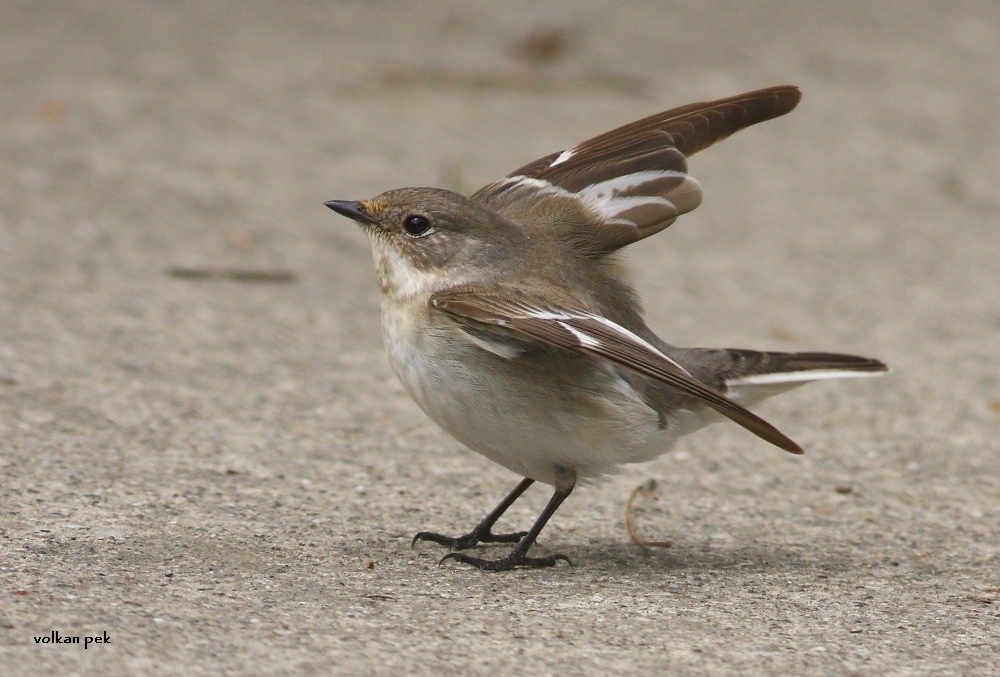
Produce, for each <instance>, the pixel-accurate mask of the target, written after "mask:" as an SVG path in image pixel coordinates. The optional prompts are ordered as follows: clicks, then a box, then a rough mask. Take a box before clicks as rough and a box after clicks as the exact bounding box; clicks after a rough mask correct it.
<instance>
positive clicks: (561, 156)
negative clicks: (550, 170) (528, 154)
mask: <svg viewBox="0 0 1000 677" xmlns="http://www.w3.org/2000/svg"><path fill="white" fill-rule="evenodd" d="M571 157H573V149H572V148H570V149H569V150H564V151H563V152H561V153H559V157H557V158H556V159H555V160H553V161H552V164H550V165H549V167H555V166H556V165H561V164H562V163H564V162H566V160H569V159H570V158H571Z"/></svg>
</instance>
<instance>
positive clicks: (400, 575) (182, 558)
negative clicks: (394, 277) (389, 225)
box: [0, 0, 1000, 675]
mask: <svg viewBox="0 0 1000 677" xmlns="http://www.w3.org/2000/svg"><path fill="white" fill-rule="evenodd" d="M417 7H418V6H417V5H416V4H414V3H400V2H380V3H364V2H340V3H303V2H299V3H255V4H253V5H251V4H248V3H236V2H232V3H223V2H195V1H190V2H170V3H166V2H152V1H150V2H131V3H128V4H127V5H125V4H122V3H114V2H97V1H92V2H84V1H82V0H81V1H78V2H64V3H39V2H31V1H29V0H20V1H17V0H11V1H10V2H6V3H4V8H3V12H2V14H3V21H2V39H0V78H2V80H0V84H2V90H0V120H2V124H0V185H3V186H4V190H3V196H2V198H0V660H2V663H0V665H2V667H0V672H3V673H4V674H11V675H29V674H30V675H39V674H60V675H73V674H95V673H98V672H99V673H101V674H107V675H118V674H154V675H172V674H178V675H181V674H182V675H197V674H206V675H217V674H233V675H236V674H400V673H428V674H494V673H498V672H499V673H509V674H517V673H521V674H539V675H545V674H553V675H554V674H574V673H584V674H586V673H593V674H597V673H602V674H603V673H606V674H623V675H626V674H627V675H634V674H752V673H786V674H872V675H875V674H879V675H882V674H889V675H911V674H936V675H941V674H956V675H958V674H961V675H975V674H980V675H981V674H997V673H998V672H1000V667H998V665H1000V659H998V656H1000V438H998V436H997V431H998V428H1000V366H998V364H1000V362H998V359H997V355H998V354H1000V183H998V181H997V177H998V176H1000V107H998V106H997V101H998V100H1000V68H997V64H998V63H1000V39H998V35H1000V4H998V3H996V2H995V1H993V0H981V1H979V2H975V1H971V0H970V1H968V2H956V1H954V0H951V1H949V2H929V1H928V2H920V3H916V2H910V1H908V0H898V1H895V2H893V1H885V2H878V3H871V2H868V1H867V0H865V1H862V0H847V1H844V2H838V3H832V2H830V3H805V2H801V3H793V2H760V3H752V8H751V5H750V4H749V3H732V2H724V1H722V0H712V1H709V2H704V1H701V0H699V1H697V2H677V3H671V4H667V3H624V2H616V1H613V0H609V1H607V2H587V3H578V2H569V1H566V2H553V3H532V2H527V1H522V2H514V3H503V5H502V6H500V5H497V4H496V3H492V2H474V3H473V2H465V1H460V0H454V1H451V2H446V1H440V2H431V3H421V4H420V5H419V9H418V8H417ZM786 83H787V84H796V85H799V86H801V87H802V89H803V91H804V95H805V98H804V100H803V102H802V104H801V106H800V107H799V108H798V109H797V110H796V111H795V112H794V113H792V114H791V115H789V116H788V117H785V118H781V119H779V120H776V121H773V122H769V123H767V124H765V125H761V126H760V127H756V128H753V129H751V130H748V131H744V132H742V133H741V134H739V135H737V136H736V137H734V138H732V139H730V140H728V141H726V142H725V143H723V144H721V145H720V146H717V147H715V148H712V149H711V150H709V151H707V152H705V153H704V154H703V155H699V156H697V157H696V158H695V159H694V160H693V161H692V162H691V167H692V172H693V173H694V174H695V175H696V176H697V177H698V178H699V180H700V181H701V182H702V185H703V188H704V191H705V202H704V204H703V205H702V206H701V207H700V208H699V209H698V210H697V211H696V212H694V213H693V214H690V215H687V216H684V217H682V218H681V219H680V220H679V221H678V222H677V223H676V224H675V225H674V226H672V227H671V228H670V229H669V230H667V231H666V232H664V233H662V234H660V235H657V236H656V237H655V238H652V239H650V240H646V241H644V242H643V244H642V246H639V247H635V248H634V251H633V252H631V254H630V256H629V259H628V261H629V265H630V267H631V268H632V270H633V271H634V274H635V277H636V279H637V282H638V285H639V288H640V290H641V291H642V293H643V295H644V298H645V300H646V305H647V308H648V318H649V322H650V324H651V326H652V327H654V328H655V329H656V330H657V331H658V332H659V333H660V334H661V335H662V336H663V337H664V338H666V339H667V340H669V341H671V342H673V343H676V344H681V345H706V346H737V347H758V348H765V347H766V348H774V349H787V350H800V349H801V350H809V349H824V350H839V351H845V352H848V351H849V352H857V353H860V354H866V355H872V356H876V357H879V358H882V359H884V360H885V361H886V362H888V363H889V364H890V365H892V367H893V368H894V372H893V373H892V374H891V375H890V376H888V377H887V378H884V379H881V380H864V381H854V382H844V383H821V384H815V385H812V386H809V387H806V388H803V389H802V390H799V391H796V392H794V393H790V394H788V395H785V396H783V397H782V398H779V399H777V400H773V401H771V402H768V403H767V404H766V405H765V406H763V407H761V409H760V411H761V413H762V414H764V415H765V416H766V417H767V418H769V419H770V420H771V421H773V422H774V423H775V424H776V425H778V426H779V427H780V428H781V429H782V430H783V431H785V432H786V433H788V434H789V435H791V436H792V437H793V438H795V439H796V440H797V441H799V442H800V443H801V444H802V445H803V446H804V447H806V449H807V454H806V455H805V456H804V457H791V456H790V455H788V454H785V453H783V452H781V451H779V450H777V449H774V448H772V447H769V446H768V445H766V444H765V443H763V442H761V441H759V440H757V439H756V438H754V437H752V436H751V435H749V434H747V433H746V432H745V431H743V430H742V429H740V428H739V427H737V426H735V425H719V426H715V427H713V428H711V429H709V430H707V431H704V432H701V433H698V434H697V435H694V436H692V437H690V438H688V439H686V440H685V441H684V442H683V443H682V444H681V445H680V447H679V448H678V449H677V451H676V452H674V453H672V454H669V455H666V456H664V457H662V458H660V459H659V460H657V461H654V462H652V463H649V464H646V465H643V466H634V467H630V468H628V469H627V472H625V473H624V474H622V475H620V476H616V477H614V478H612V479H610V480H609V481H607V482H605V483H602V484H599V485H597V486H594V487H585V488H581V489H580V490H578V491H577V492H575V493H574V495H573V496H572V498H571V499H570V500H569V501H568V502H567V504H566V505H565V506H564V507H563V509H561V510H560V511H559V513H557V515H556V516H555V518H554V519H553V521H552V522H551V524H550V525H549V527H548V528H547V529H546V530H545V531H544V532H543V534H542V539H541V542H540V544H539V546H538V552H539V553H545V552H563V553H566V554H567V555H569V556H570V557H571V558H572V560H573V562H574V566H572V567H570V566H562V565H561V566H559V567H557V568H555V569H550V570H545V571H517V572H514V573H507V574H486V573H481V572H479V571H476V570H472V569H470V568H467V567H463V566H457V565H455V564H453V563H449V564H446V565H445V566H441V567H439V566H438V560H439V559H440V557H441V556H442V555H443V554H444V550H442V549H441V548H440V547H438V546H436V545H433V544H427V543H423V544H420V545H418V546H417V547H416V548H412V549H411V547H410V538H411V536H412V535H413V534H414V533H415V532H416V531H419V530H422V529H435V530H439V531H445V532H448V531H453V532H459V531H462V530H464V529H466V528H468V527H470V526H471V525H472V524H473V523H475V522H476V521H477V520H478V519H479V518H480V517H481V516H482V514H483V512H484V511H485V510H487V509H488V508H490V507H492V505H493V504H494V503H495V502H496V501H497V500H498V499H499V498H500V497H501V496H502V495H503V494H504V493H505V492H506V491H507V490H508V489H509V488H510V487H512V486H513V485H514V484H515V483H516V481H517V479H518V478H516V477H515V476H513V475H511V474H510V473H508V472H507V471H505V470H503V469H501V468H499V467H496V466H493V465H491V464H490V463H489V462H488V461H486V460H484V459H482V458H480V457H478V456H477V455H475V454H473V453H471V452H469V451H467V450H465V449H463V448H462V447H461V446H460V445H459V444H458V443H456V442H454V441H452V440H451V439H449V438H448V437H447V436H446V435H445V434H444V433H442V432H441V431H440V430H438V429H437V428H436V426H435V425H434V424H433V423H431V422H430V421H428V420H427V419H426V418H425V417H424V416H423V414H422V413H421V412H420V411H419V410H418V409H417V407H416V406H415V405H414V404H412V403H411V402H410V401H409V399H408V398H407V397H406V395H405V394H404V393H403V392H402V390H401V388H400V387H399V385H397V383H396V381H395V379H394V377H393V375H392V373H391V372H390V370H389V367H388V364H387V361H386V359H385V356H384V353H383V350H382V345H381V339H380V335H379V331H380V330H379V320H378V295H377V289H376V287H375V284H374V274H373V270H372V265H371V259H370V254H369V251H368V246H367V242H366V240H365V238H364V236H363V235H362V233H360V232H359V231H358V230H357V229H356V228H354V227H353V226H352V225H351V224H350V223H349V222H347V221H346V220H345V219H342V218H340V217H337V216H335V215H334V214H332V213H330V212H329V211H328V210H327V209H325V208H324V207H323V206H322V202H323V201H324V200H327V199H331V198H338V199H354V198H366V197H370V196H372V195H374V194H376V193H378V192H381V191H382V190H385V189H388V188H393V187H398V186H402V185H436V186H444V187H451V188H453V189H458V190H462V191H471V190H473V189H475V188H476V187H478V186H479V185H481V184H483V183H485V182H487V181H489V180H491V179H494V178H497V177H499V176H502V175H503V174H505V173H507V172H508V171H510V170H512V169H513V168H515V167H518V166H520V165H521V164H523V163H525V162H527V161H529V160H532V159H534V158H536V157H540V156H542V155H544V154H547V153H549V152H552V151H554V150H558V149H561V148H564V147H566V146H568V145H571V144H572V143H574V142H576V141H579V140H582V139H584V138H586V137H588V136H590V135H593V134H596V133H599V132H602V131H605V130H607V129H610V128H611V127H613V126H616V125H618V124H621V123H624V122H627V121H630V120H633V119H635V118H637V117H640V116H642V115H646V114H649V113H653V112H656V111H659V110H662V109H665V108H668V107H671V106H675V105H681V104H685V103H689V102H692V101H698V100H703V99H705V98H710V97H721V96H727V95H731V94H735V93H738V92H742V91H746V90H749V89H753V88H756V87H761V86H767V85H774V84H786ZM225 270H230V271H232V270H237V271H243V272H244V273H246V272H247V271H250V274H244V275H242V276H241V275H232V274H229V275H228V276H227V275H226V274H224V273H220V274H219V275H218V276H216V277H208V278H206V277H204V275H206V274H207V272H206V271H208V272H211V271H225ZM199 275H202V277H199ZM649 479H655V481H656V482H657V487H656V490H655V491H656V494H657V496H658V497H659V499H660V500H659V501H653V500H651V499H649V498H640V499H639V500H638V501H637V503H636V507H635V511H634V521H635V525H636V529H637V530H638V531H639V532H640V533H641V535H642V536H643V537H644V538H647V539H651V540H663V539H669V540H672V541H673V543H674V546H673V548H671V549H644V548H642V547H639V546H638V545H636V544H635V543H633V542H632V540H631V539H630V537H629V535H628V532H627V531H626V528H625V522H624V506H625V502H626V500H627V499H628V496H629V494H630V492H631V491H632V489H633V488H634V487H636V486H638V485H640V484H642V483H644V482H646V481H647V480H649ZM547 498H548V495H547V491H545V490H544V487H542V488H534V489H532V490H531V491H530V492H529V493H528V494H527V495H526V497H525V498H524V499H523V501H522V502H521V503H518V504H517V505H516V506H515V508H514V509H512V510H511V512H510V515H509V518H505V519H504V521H503V524H505V525H507V526H508V527H509V528H525V527H526V526H527V525H528V524H530V523H531V521H532V520H533V519H534V517H535V515H536V514H537V513H538V512H539V511H540V509H541V507H542V506H543V505H544V503H545V501H546V500H547ZM493 552H497V553H499V552H502V551H500V550H496V549H494V550H493ZM52 631H57V632H58V633H59V634H60V635H62V636H64V637H73V636H79V637H96V636H101V637H102V638H103V637H104V636H105V635H103V634H102V633H107V634H106V636H107V637H108V639H109V640H110V643H106V644H104V643H102V644H97V643H91V644H90V645H89V646H86V647H84V646H82V645H69V646H63V645H60V646H55V645H53V644H51V643H49V644H42V643H36V641H35V639H34V638H35V637H41V636H43V635H48V636H50V637H51V633H52Z"/></svg>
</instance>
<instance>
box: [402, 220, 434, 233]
mask: <svg viewBox="0 0 1000 677" xmlns="http://www.w3.org/2000/svg"><path fill="white" fill-rule="evenodd" d="M403 229H404V230H406V233H407V235H412V236H413V237H420V236H421V235H425V234H426V233H427V231H429V230H430V229H431V222H430V221H428V220H427V219H426V218H424V217H423V216H417V215H416V214H411V215H410V216H407V217H406V219H405V220H404V221H403Z"/></svg>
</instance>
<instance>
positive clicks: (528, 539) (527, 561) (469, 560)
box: [439, 468, 576, 571]
mask: <svg viewBox="0 0 1000 677" xmlns="http://www.w3.org/2000/svg"><path fill="white" fill-rule="evenodd" d="M575 484H576V471H575V470H573V469H571V468H570V469H560V470H559V471H558V473H557V475H556V491H555V493H554V494H552V498H551V499H549V504H548V505H547V506H545V510H543V511H542V514H541V515H539V516H538V519H537V520H535V523H534V524H533V525H532V526H531V530H530V531H529V532H528V533H527V534H525V536H524V538H522V539H521V540H520V542H519V543H518V544H517V545H516V546H515V547H514V549H513V550H512V551H511V553H510V554H509V555H507V556H506V557H504V558H502V559H497V560H488V559H482V558H480V557H470V556H469V555H465V554H462V553H460V552H449V553H448V554H447V555H445V556H444V558H443V559H442V560H441V562H439V565H440V564H444V562H445V561H446V560H449V559H453V560H457V561H459V562H464V563H465V564H471V565H472V566H474V567H476V568H477V569H479V570H481V571H510V570H511V569H513V568H514V567H519V566H520V567H554V566H555V565H556V562H558V561H559V560H563V561H565V562H567V563H568V564H570V565H572V564H573V563H572V562H570V561H569V557H567V556H566V555H562V554H556V555H549V556H548V557H528V556H527V554H528V548H530V547H531V546H532V544H534V542H535V539H536V538H538V534H539V533H541V531H542V529H543V528H544V527H545V524H546V522H548V521H549V518H550V517H552V515H553V514H554V513H555V511H556V510H557V509H558V508H559V505H560V504H561V503H562V502H563V501H565V500H566V497H567V496H569V495H570V492H572V491H573V486H574V485H575Z"/></svg>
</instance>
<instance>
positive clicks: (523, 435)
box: [382, 304, 710, 484]
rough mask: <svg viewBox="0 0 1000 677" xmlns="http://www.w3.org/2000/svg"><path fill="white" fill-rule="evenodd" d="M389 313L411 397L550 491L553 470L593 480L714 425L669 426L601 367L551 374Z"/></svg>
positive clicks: (389, 342) (681, 421) (437, 326)
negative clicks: (700, 429)
mask: <svg viewBox="0 0 1000 677" xmlns="http://www.w3.org/2000/svg"><path fill="white" fill-rule="evenodd" d="M382 312H383V316H382V321H383V331H384V335H385V343H386V349H387V351H388V355H389V361H390V363H391V365H392V368H393V370H394V371H395V373H396V375H397V376H398V377H399V380H400V381H401V383H402V385H403V387H404V388H405V389H406V392H407V393H408V394H409V395H410V396H411V397H412V398H413V399H414V401H415V402H416V403H417V404H418V405H419V406H420V408H421V409H423V411H424V412H425V413H426V414H427V415H428V416H430V417H431V419H433V420H434V421H435V422H436V423H437V424H438V425H440V426H441V427H442V428H443V429H444V430H445V431H446V432H448V433H449V434H450V435H451V436H452V437H454V438H455V439H457V440H458V441H459V442H461V443H463V444H465V445H466V446H468V447H469V448H470V449H472V450H473V451H476V452H478V453H480V454H482V455H484V456H486V457H487V458H489V459H490V460H492V461H494V462H496V463H498V464H500V465H502V466H504V467H505V468H508V469H509V470H511V471H513V472H515V473H518V474H520V475H524V476H525V477H530V478H533V479H536V480H539V481H541V482H546V483H549V484H551V483H553V482H554V480H555V473H556V469H558V468H572V469H574V470H575V471H576V474H577V477H578V479H580V480H587V479H594V478H597V477H600V476H602V475H604V474H607V473H610V472H614V470H615V469H616V468H617V466H619V465H621V464H625V463H638V462H642V461H648V460H650V459H653V458H655V457H657V456H659V455H660V454H662V453H664V452H666V451H668V450H669V449H670V448H671V447H672V446H673V444H674V442H675V441H676V440H677V438H678V437H680V436H681V435H682V434H685V433H687V432H690V431H691V430H693V429H696V428H699V427H702V426H703V425H705V424H706V423H708V422H710V421H708V420H705V421H702V420H701V418H702V416H701V415H695V414H692V413H690V412H678V413H677V415H676V416H673V417H670V419H669V420H668V421H667V425H665V426H664V425H662V423H661V420H660V417H659V416H658V415H657V413H656V412H655V411H653V410H652V409H651V408H650V407H649V406H647V405H646V403H645V402H643V400H642V398H641V397H639V395H638V394H637V393H636V392H635V391H634V390H633V389H632V388H631V386H629V384H628V383H627V382H626V381H624V380H623V379H621V378H620V377H619V376H618V374H617V372H615V370H614V369H613V368H611V367H610V366H608V365H606V364H605V363H602V362H600V361H598V360H594V359H591V358H567V360H565V361H563V363H562V364H561V365H557V366H560V367H562V368H556V369H552V370H546V369H545V365H544V363H540V362H539V360H537V359H536V360H532V359H525V358H513V359H506V358H503V357H499V356H497V355H494V354H493V353H490V352H488V351H486V350H483V349H482V348H480V347H477V346H476V345H474V344H473V343H471V342H469V341H468V340H466V338H465V337H464V335H463V334H462V333H461V332H460V330H458V329H457V328H456V327H454V326H453V325H451V324H450V320H447V319H445V318H440V320H439V321H437V322H434V323H432V324H430V325H429V327H428V326H427V325H422V328H421V331H420V332H419V334H418V333H416V332H415V331H414V329H415V327H414V325H412V324H411V323H409V322H407V320H406V317H407V315H404V314H402V313H400V312H398V309H397V308H394V307H392V306H391V305H390V304H384V305H383V308H382ZM425 312H426V311H425ZM431 312H433V311H431ZM567 364H568V365H569V366H570V367H571V368H567Z"/></svg>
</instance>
